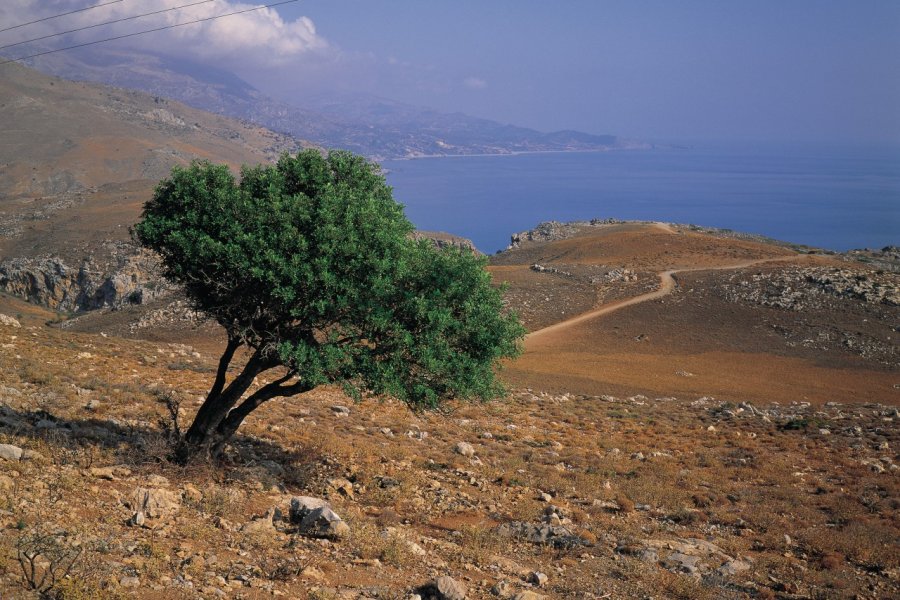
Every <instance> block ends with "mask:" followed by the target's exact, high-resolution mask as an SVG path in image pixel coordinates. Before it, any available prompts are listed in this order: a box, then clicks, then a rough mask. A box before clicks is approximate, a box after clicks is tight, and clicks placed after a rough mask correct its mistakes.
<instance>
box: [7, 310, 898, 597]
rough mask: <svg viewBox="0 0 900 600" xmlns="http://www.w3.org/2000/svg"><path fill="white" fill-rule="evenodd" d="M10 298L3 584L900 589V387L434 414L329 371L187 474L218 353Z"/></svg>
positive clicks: (191, 593) (244, 589) (380, 590)
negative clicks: (177, 432) (25, 562)
mask: <svg viewBox="0 0 900 600" xmlns="http://www.w3.org/2000/svg"><path fill="white" fill-rule="evenodd" d="M0 314H3V315H4V316H3V317H2V318H0V528H2V535H0V557H2V560H0V594H2V595H3V597H4V598H33V597H35V594H34V593H33V592H29V591H28V590H27V589H26V587H27V585H28V583H29V580H31V581H34V580H35V579H37V577H29V576H23V572H22V570H21V569H20V565H19V560H18V559H17V556H18V554H17V553H18V552H20V551H21V552H26V553H30V555H32V556H33V555H34V553H35V552H40V553H42V554H39V555H37V556H35V561H34V562H35V564H36V565H37V568H36V570H37V575H38V576H40V575H41V574H42V573H43V572H45V571H46V570H47V569H48V568H51V569H53V570H54V572H55V573H56V574H57V575H61V573H62V571H63V570H64V569H65V568H67V567H68V565H69V563H71V565H72V567H71V570H70V571H69V573H68V576H67V577H60V580H59V583H57V584H56V585H55V586H54V588H53V590H52V591H53V592H54V593H57V594H59V595H60V597H66V598H69V597H91V598H125V597H129V598H132V597H133V598H151V599H156V598H198V597H204V598H215V597H222V598H265V597H272V596H273V595H274V596H282V597H290V598H300V599H307V598H309V599H316V600H320V599H323V598H329V599H331V598H348V599H354V600H355V599H370V600H373V599H381V598H402V599H404V600H412V599H413V598H415V596H414V594H419V595H420V596H423V595H424V596H425V597H427V594H425V593H424V590H423V589H422V586H425V585H426V584H428V583H429V582H437V581H439V580H440V578H442V577H449V578H451V579H452V580H453V581H454V582H456V584H457V585H455V586H452V587H453V589H456V590H457V592H460V590H461V588H463V587H464V588H465V593H464V594H458V595H457V596H452V595H449V594H448V595H445V596H438V597H443V598H452V597H455V598H467V599H487V598H518V599H520V600H535V599H539V598H547V599H554V598H556V599H569V598H583V599H594V600H599V599H601V598H609V599H616V600H624V599H628V598H645V597H648V596H653V597H665V598H680V599H684V600H688V599H691V600H694V599H710V600H711V599H713V598H715V599H737V598H748V597H749V598H781V599H785V600H787V599H796V598H845V597H859V598H876V597H877V598H884V597H894V596H896V595H897V594H898V593H900V570H898V569H900V563H898V553H897V539H898V535H900V523H898V520H897V514H898V513H897V510H896V509H897V503H898V501H900V500H898V498H900V495H898V494H900V486H898V476H900V467H898V465H897V462H898V457H897V444H898V443H900V434H898V429H897V427H896V423H897V420H898V419H900V415H898V412H897V408H896V405H894V406H888V405H885V404H883V403H877V402H872V401H871V400H870V401H863V402H854V403H835V404H830V405H827V406H813V405H810V404H809V403H806V402H788V403H772V402H767V401H765V400H761V401H758V402H746V401H745V402H741V403H733V402H728V401H725V400H722V399H717V398H714V397H711V396H709V395H703V396H698V395H696V394H690V393H679V394H677V397H675V396H673V395H664V396H662V395H650V396H647V395H640V394H636V393H627V392H626V391H625V390H623V391H622V392H621V393H619V392H616V393H613V392H608V393H604V394H600V395H587V394H573V393H563V392H557V393H546V392H543V391H540V389H539V388H535V389H532V390H529V389H518V390H515V391H514V392H513V393H511V394H510V395H509V396H508V397H507V398H504V399H501V400H499V401H496V402H492V403H488V404H483V405H464V404H456V403H454V404H451V405H450V407H449V410H448V411H447V412H445V413H414V412H411V411H409V410H407V409H406V408H404V407H403V406H401V405H398V404H397V403H395V402H392V401H390V400H389V399H386V400H382V401H378V400H369V401H366V402H363V403H361V404H358V405H354V404H353V403H352V402H348V400H347V398H345V397H344V396H343V395H342V394H341V393H340V392H339V391H338V390H334V389H319V390H316V391H314V392H311V393H309V394H306V395H304V396H302V397H299V398H295V399H292V400H290V401H278V400H273V401H272V402H271V403H269V404H267V405H266V406H265V407H263V408H262V409H260V411H259V412H258V414H255V415H254V416H253V417H252V418H251V419H248V422H247V423H246V425H245V428H244V429H243V430H242V435H240V436H239V437H238V439H237V440H236V443H235V444H234V447H233V448H232V449H231V450H230V451H229V453H228V458H227V460H226V461H225V463H224V464H222V465H216V466H203V465H197V466H194V467H191V468H187V469H183V468H179V467H176V466H174V465H172V464H170V463H168V462H167V461H166V460H165V456H166V453H167V437H166V435H167V434H166V428H165V427H164V425H165V426H166V427H170V426H171V425H172V421H171V419H170V416H169V415H170V413H169V411H168V410H167V408H166V402H167V401H174V402H175V403H176V405H177V406H178V408H177V414H178V415H179V420H180V422H181V424H182V426H183V425H184V424H185V422H186V421H187V419H189V418H190V417H191V415H192V413H193V411H194V410H195V407H196V405H197V401H198V398H199V397H200V396H201V395H202V394H203V392H204V390H205V389H206V387H207V386H208V385H209V384H210V381H211V379H212V377H213V370H214V365H215V361H216V353H215V350H214V349H212V350H210V351H207V350H205V349H202V348H199V347H197V348H192V347H189V346H186V345H184V343H182V342H164V341H157V342H147V341H135V340H124V339H121V338H117V337H114V336H104V335H100V334H81V333H73V332H71V331H66V330H59V329H55V328H51V327H47V326H46V325H45V322H46V320H47V319H48V318H50V317H51V316H52V313H49V312H47V311H45V310H43V309H39V308H37V307H34V306H32V305H27V304H24V303H21V302H20V301H17V300H13V299H9V298H4V297H0ZM179 339H180V340H182V341H183V337H181V338H179ZM259 384H260V385H262V384H264V382H263V381H260V382H259ZM304 497H306V498H309V497H312V498H315V499H321V500H325V501H327V502H329V504H330V506H331V508H332V509H333V511H334V513H335V514H336V515H338V516H339V517H340V519H341V521H340V522H342V523H343V524H344V525H342V526H339V525H337V523H338V521H335V520H334V519H333V518H332V519H331V520H330V521H329V520H325V521H321V522H320V521H316V520H315V518H310V519H307V516H308V515H307V513H306V512H302V509H301V508H300V507H302V506H313V505H315V503H314V502H313V501H311V500H304V499H302V498H304ZM294 498H298V500H294ZM292 505H293V506H296V507H297V508H296V509H295V510H292V508H291V507H292ZM319 514H322V513H319ZM329 514H330V513H329ZM316 523H319V525H316ZM25 557H26V559H27V555H25ZM52 557H56V558H58V559H59V563H58V564H59V566H53V565H52V564H51V563H50V562H49V560H47V559H49V558H52ZM42 559H43V560H42ZM442 583H443V584H444V587H445V589H449V587H451V586H449V585H448V584H446V580H442ZM432 589H433V588H432Z"/></svg>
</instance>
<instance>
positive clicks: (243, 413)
mask: <svg viewBox="0 0 900 600" xmlns="http://www.w3.org/2000/svg"><path fill="white" fill-rule="evenodd" d="M290 378H291V374H287V375H285V376H284V377H282V378H281V379H278V380H276V381H273V382H272V383H269V384H266V385H264V386H263V387H261V388H259V389H258V390H256V391H255V392H253V393H252V394H251V395H250V396H249V397H248V398H247V399H246V400H244V401H243V402H242V403H241V404H240V405H238V406H237V407H236V408H233V409H231V411H230V412H229V413H228V416H226V417H225V418H224V419H222V421H221V422H219V425H218V427H216V433H215V437H214V438H212V441H211V444H210V447H211V454H212V455H213V456H218V455H219V454H221V453H222V450H224V449H225V444H227V443H228V441H229V440H231V437H232V436H233V435H234V434H235V432H236V431H237V430H238V427H240V426H241V423H243V422H244V419H245V418H247V415H249V414H250V413H251V412H253V411H254V410H256V409H257V408H259V406H260V405H261V404H262V403H263V402H265V401H267V400H271V399H272V398H276V397H283V396H295V395H297V394H302V393H304V392H308V391H310V390H311V389H313V388H312V386H310V385H308V384H307V383H305V382H303V381H300V382H297V383H295V384H293V385H288V386H284V385H282V384H283V383H284V382H285V381H287V380H288V379H290Z"/></svg>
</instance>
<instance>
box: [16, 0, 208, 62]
mask: <svg viewBox="0 0 900 600" xmlns="http://www.w3.org/2000/svg"><path fill="white" fill-rule="evenodd" d="M215 1H216V0H200V2H193V3H191V4H182V5H181V6H173V7H172V8H163V9H161V10H154V11H153V12H148V13H144V14H142V15H134V16H131V17H123V18H121V19H113V20H112V21H106V22H105V23H97V24H96V25H86V26H84V27H79V28H78V29H70V30H68V31H60V32H59V33H51V34H49V35H43V36H41V37H36V38H32V39H30V40H25V41H23V42H16V43H15V44H7V45H5V46H0V50H3V49H4V48H12V47H13V46H21V45H22V44H30V43H31V42H37V41H40V40H46V39H48V38H53V37H59V36H61V35H67V34H69V33H75V32H77V31H84V30H86V29H94V28H95V27H103V26H104V25H112V24H114V23H122V22H124V21H133V20H134V19H140V18H141V17H149V16H150V15H158V14H160V13H166V12H171V11H173V10H179V9H182V8H188V7H190V6H197V5H198V4H209V3H210V2H215Z"/></svg>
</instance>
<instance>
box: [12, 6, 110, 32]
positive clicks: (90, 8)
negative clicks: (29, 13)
mask: <svg viewBox="0 0 900 600" xmlns="http://www.w3.org/2000/svg"><path fill="white" fill-rule="evenodd" d="M124 1H125V0H112V1H111V2H104V3H103V4H95V5H94V6H88V7H86V8H78V9H75V10H70V11H69V12H64V13H60V14H58V15H53V16H52V17H44V18H43V19H38V20H36V21H28V22H27V23H20V24H18V25H13V26H12V27H7V28H6V29H0V32H4V31H9V30H10V29H18V28H19V27H25V26H26V25H34V24H35V23H40V22H42V21H49V20H50V19H57V18H59V17H65V16H66V15H74V14H75V13H80V12H84V11H86V10H94V9H95V8H100V7H101V6H106V5H107V4H115V3H117V2H124Z"/></svg>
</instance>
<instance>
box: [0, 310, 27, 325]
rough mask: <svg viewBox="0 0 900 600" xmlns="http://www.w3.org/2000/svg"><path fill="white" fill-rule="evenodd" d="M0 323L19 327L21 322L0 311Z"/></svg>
mask: <svg viewBox="0 0 900 600" xmlns="http://www.w3.org/2000/svg"><path fill="white" fill-rule="evenodd" d="M0 325H5V326H6V327H21V326H22V324H21V323H19V321H18V320H17V319H14V318H12V317H10V316H9V315H4V314H3V313H0Z"/></svg>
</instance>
